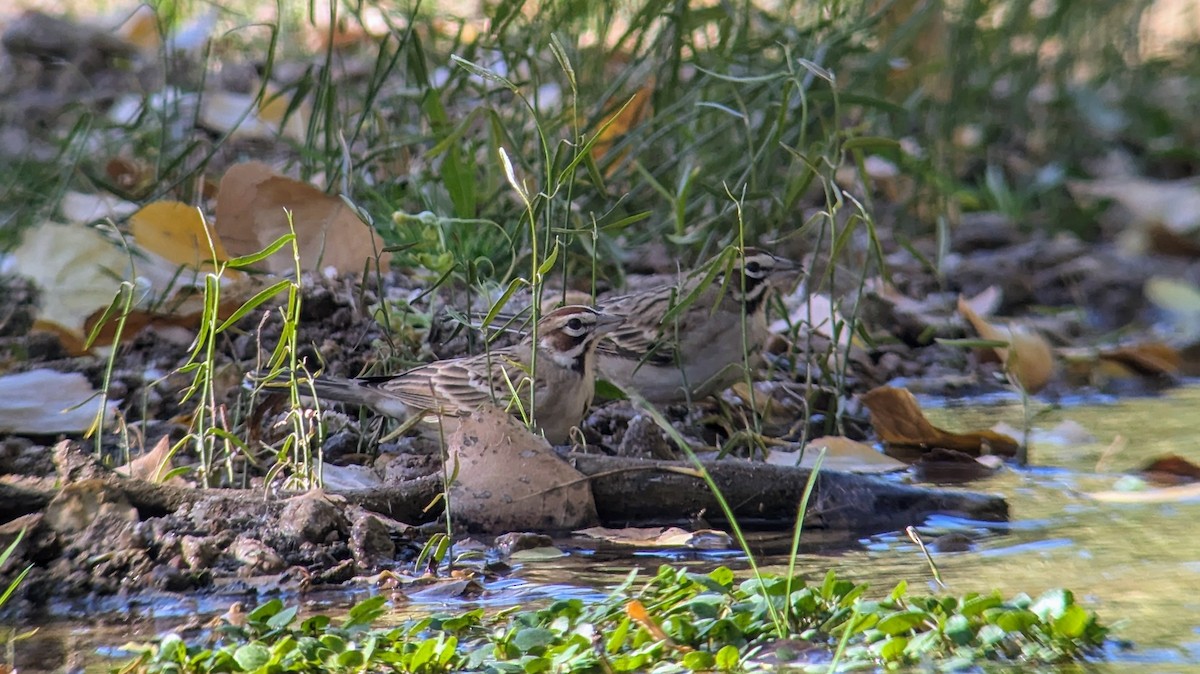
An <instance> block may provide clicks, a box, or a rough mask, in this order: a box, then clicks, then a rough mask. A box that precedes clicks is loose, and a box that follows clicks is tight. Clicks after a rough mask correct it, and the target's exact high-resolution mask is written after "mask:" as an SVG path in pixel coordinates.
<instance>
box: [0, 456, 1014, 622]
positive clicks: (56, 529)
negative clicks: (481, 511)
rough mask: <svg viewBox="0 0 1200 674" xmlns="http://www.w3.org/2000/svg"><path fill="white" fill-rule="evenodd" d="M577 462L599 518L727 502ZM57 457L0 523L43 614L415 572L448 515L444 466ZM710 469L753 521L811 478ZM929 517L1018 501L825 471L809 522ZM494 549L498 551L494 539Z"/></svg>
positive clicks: (995, 515) (690, 511)
mask: <svg viewBox="0 0 1200 674" xmlns="http://www.w3.org/2000/svg"><path fill="white" fill-rule="evenodd" d="M572 461H573V462H574V463H575V465H576V466H577V467H578V468H580V469H581V471H582V472H583V473H584V474H592V475H595V476H596V477H595V479H594V489H595V493H596V506H597V507H596V510H597V511H598V513H599V515H600V518H599V519H600V522H599V523H600V524H604V525H609V526H614V527H621V526H627V525H631V524H632V525H636V524H644V523H647V522H648V521H656V522H660V523H661V522H668V523H672V524H684V525H687V524H689V520H690V519H691V518H692V517H694V516H695V515H696V514H698V513H703V512H709V513H714V512H719V510H718V509H717V508H716V505H715V503H714V502H713V501H712V499H711V497H707V498H706V497H705V496H704V494H705V493H706V490H705V489H704V488H703V487H702V485H701V483H700V482H699V480H698V479H697V478H696V477H694V476H691V475H687V474H686V469H682V466H681V464H678V463H669V462H646V461H642V460H628V459H618V458H613V457H597V456H582V455H579V456H575V457H573V458H572ZM54 463H55V466H56V470H57V473H56V475H57V478H58V481H59V485H60V486H59V487H58V488H53V487H51V485H50V483H49V482H48V481H38V480H34V479H29V480H26V481H25V483H24V484H11V483H10V484H5V485H3V488H2V489H0V496H2V497H3V498H0V502H3V503H5V504H7V505H6V515H7V516H8V517H13V519H11V521H10V522H9V523H8V524H6V525H4V526H3V528H0V538H2V539H3V540H0V543H5V544H7V543H8V542H9V541H11V540H12V539H13V538H14V537H15V535H16V533H17V532H18V531H19V530H22V529H24V530H25V531H26V535H25V537H24V538H23V539H22V541H21V543H20V545H19V547H18V549H17V553H16V554H15V555H14V558H13V559H12V560H10V562H9V564H8V568H6V569H5V570H4V571H5V574H6V575H9V576H11V574H12V573H13V572H14V570H16V569H20V568H23V567H24V566H25V565H27V564H32V565H34V568H33V570H32V572H31V573H30V575H29V576H28V577H27V578H26V580H25V582H24V583H23V584H22V585H21V587H20V588H19V589H18V592H17V594H16V595H15V597H14V600H13V602H14V603H13V604H11V605H10V608H9V610H10V611H16V612H20V613H27V614H36V613H37V612H38V611H39V609H40V608H42V607H45V606H46V605H47V604H48V603H49V602H51V601H52V600H56V599H77V598H80V597H87V596H98V595H120V596H124V597H127V598H132V597H136V596H138V595H139V594H147V593H155V592H171V593H178V592H195V591H213V590H214V589H215V588H217V587H219V586H224V587H226V588H227V587H228V583H229V582H230V581H231V580H239V579H240V580H251V579H253V580H255V582H257V583H258V584H264V583H265V585H266V586H270V587H274V588H276V589H285V590H286V589H289V588H290V589H292V590H295V591H305V590H306V589H310V588H319V587H323V586H337V585H341V584H345V583H348V582H350V581H352V580H355V579H357V580H358V581H359V582H363V583H370V582H376V583H377V582H381V579H382V578H383V577H381V576H379V574H380V573H381V572H385V571H386V572H391V573H396V574H404V575H407V574H412V573H416V574H417V575H420V570H413V569H412V562H413V561H414V560H415V559H416V558H417V556H418V554H419V553H420V551H421V542H422V540H423V539H424V538H425V537H426V536H425V535H423V533H422V530H421V528H420V527H419V526H417V525H420V524H425V523H429V522H432V521H435V520H436V518H437V517H438V514H439V513H438V508H436V507H435V508H432V509H429V508H427V506H428V505H429V504H430V503H431V502H434V501H435V499H436V496H437V495H438V494H439V492H440V491H441V483H440V480H439V479H436V478H435V477H425V478H418V479H415V480H411V481H408V482H407V483H403V484H396V485H391V486H388V487H387V488H384V489H372V490H356V491H348V492H345V493H330V492H319V491H316V492H308V493H303V494H288V493H265V492H264V491H262V490H258V489H252V490H235V489H196V488H192V487H181V486H174V485H168V484H156V483H150V482H146V481H144V480H139V479H135V478H127V477H122V476H119V475H116V474H114V473H112V472H111V471H110V470H109V469H107V468H105V467H103V466H101V465H100V464H98V463H97V462H95V461H94V459H93V458H92V457H91V455H90V454H87V453H85V452H83V451H82V450H81V449H80V448H79V447H78V446H76V445H73V444H71V443H66V442H64V443H60V444H59V445H58V446H56V448H55V450H54ZM710 470H711V471H712V473H713V475H714V478H715V479H716V481H717V483H718V484H719V485H721V487H722V489H723V491H724V492H725V493H726V495H727V498H730V499H731V500H733V501H735V502H736V503H737V504H738V505H737V510H736V513H737V514H738V516H739V517H745V518H746V523H747V524H750V525H752V526H753V525H755V524H757V525H760V526H764V525H770V526H774V527H777V528H785V527H786V525H787V523H788V522H790V521H791V518H793V517H794V516H795V508H796V504H797V503H798V500H799V498H800V495H801V493H802V491H803V488H804V483H805V480H806V478H807V471H806V470H804V469H785V468H781V467H779V466H767V465H764V464H758V465H755V464H750V463H748V462H745V461H740V460H738V461H722V462H716V463H713V464H712V465H711V466H710ZM672 471H675V472H672ZM934 512H953V513H957V514H961V515H964V516H967V517H971V518H974V519H984V520H1003V519H1005V518H1006V516H1007V506H1006V504H1005V503H1004V501H1003V500H1002V499H1000V498H998V497H988V496H983V495H978V494H972V493H965V492H950V491H944V490H931V489H918V488H914V487H910V486H905V485H900V484H897V483H895V482H892V481H888V480H884V479H879V478H873V477H865V476H857V475H850V474H842V473H829V474H826V475H822V476H821V478H820V479H819V481H818V483H817V488H816V491H815V495H814V498H813V502H812V504H811V506H810V510H809V516H808V520H807V524H808V526H810V527H813V528H817V529H821V528H831V529H853V530H855V531H860V532H871V531H884V530H891V529H894V528H896V527H897V526H900V525H902V524H908V523H916V522H919V521H920V520H922V519H924V518H925V517H927V516H928V515H930V514H933V513H934ZM691 524H692V525H693V526H694V522H691ZM468 525H469V523H468ZM480 540H483V541H492V540H493V537H492V536H485V537H481V538H480ZM500 540H501V541H502V542H503V544H504V546H503V549H504V551H505V552H508V551H511V550H513V549H514V543H513V539H512V536H511V535H510V536H507V537H502V538H501V539H500ZM534 540H538V539H534ZM519 547H521V544H516V548H517V549H519ZM492 557H493V558H496V559H499V558H500V557H501V554H500V552H499V551H498V550H496V549H493V553H492Z"/></svg>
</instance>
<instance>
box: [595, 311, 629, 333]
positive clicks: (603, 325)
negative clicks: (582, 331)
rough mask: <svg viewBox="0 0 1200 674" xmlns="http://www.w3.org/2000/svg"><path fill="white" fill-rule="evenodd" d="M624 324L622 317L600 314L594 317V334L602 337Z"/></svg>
mask: <svg viewBox="0 0 1200 674" xmlns="http://www.w3.org/2000/svg"><path fill="white" fill-rule="evenodd" d="M624 322H625V317H624V316H614V315H612V314H606V313H604V312H600V313H598V314H597V315H596V334H599V335H604V334H607V333H610V332H612V331H613V330H616V329H617V328H619V327H621V324H622V323H624Z"/></svg>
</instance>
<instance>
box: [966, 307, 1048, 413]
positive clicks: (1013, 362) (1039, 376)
mask: <svg viewBox="0 0 1200 674" xmlns="http://www.w3.org/2000/svg"><path fill="white" fill-rule="evenodd" d="M958 312H959V313H960V314H962V315H963V318H965V319H967V322H969V323H970V324H971V325H972V326H973V327H974V328H975V332H977V333H979V336H980V337H983V338H984V339H988V340H994V341H998V342H1007V343H1008V346H1006V347H996V348H995V349H994V351H995V352H996V355H997V356H998V357H999V358H1000V362H1001V363H1003V364H1004V369H1005V370H1006V371H1007V372H1008V373H1009V374H1010V375H1012V377H1013V378H1014V379H1016V380H1017V382H1018V383H1019V384H1020V385H1021V387H1022V388H1023V389H1025V390H1026V391H1027V392H1029V393H1037V392H1038V391H1040V390H1042V388H1043V387H1044V386H1045V385H1046V384H1048V383H1049V382H1050V379H1051V378H1052V377H1053V376H1054V354H1053V353H1052V352H1051V350H1050V344H1049V342H1047V341H1046V339H1045V338H1044V337H1042V336H1041V335H1039V334H1038V333H1037V332H1034V331H1033V330H1032V329H1031V328H1027V327H1025V326H1020V325H1007V326H998V325H993V324H992V323H989V322H988V321H986V320H984V319H983V318H982V317H980V316H979V314H977V313H975V310H974V309H973V308H972V307H971V305H970V303H968V302H967V301H966V300H965V299H964V298H962V297H959V298H958Z"/></svg>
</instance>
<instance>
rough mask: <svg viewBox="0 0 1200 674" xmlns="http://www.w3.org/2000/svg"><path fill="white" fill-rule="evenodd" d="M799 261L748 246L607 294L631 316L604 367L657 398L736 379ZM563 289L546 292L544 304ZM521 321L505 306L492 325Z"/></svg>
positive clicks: (604, 349) (617, 380)
mask: <svg viewBox="0 0 1200 674" xmlns="http://www.w3.org/2000/svg"><path fill="white" fill-rule="evenodd" d="M716 265H722V266H723V267H724V265H728V267H727V268H718V267H717V266H716ZM798 269H799V267H798V266H797V265H796V264H795V263H793V262H791V261H789V260H785V259H783V258H779V257H776V256H774V255H772V254H770V253H768V252H767V251H764V250H760V249H758V248H750V247H746V248H743V249H742V251H741V255H739V256H738V257H735V258H734V259H733V260H732V262H731V263H730V262H729V260H728V258H727V257H726V256H725V255H719V256H717V257H716V258H713V259H712V260H709V261H708V262H707V263H705V264H703V265H702V266H701V267H700V268H698V269H697V270H695V271H694V272H692V273H691V274H689V275H688V276H687V277H685V278H684V279H682V280H681V281H680V282H678V283H673V284H667V285H660V286H655V287H653V288H648V289H646V290H641V291H638V292H634V293H629V294H626V295H617V296H610V297H601V298H600V299H599V300H598V302H597V304H598V308H600V309H601V310H603V311H604V313H606V314H612V315H614V316H621V317H622V318H624V319H625V322H624V324H622V325H621V326H619V327H618V328H617V329H616V330H614V331H613V332H611V333H609V334H608V335H606V336H605V338H604V339H602V340H600V344H599V346H598V347H597V349H596V356H597V370H598V375H599V376H600V378H602V379H606V380H608V381H611V382H612V383H614V384H617V385H618V386H620V387H621V388H623V389H632V390H634V391H637V392H638V393H639V394H640V395H641V396H642V397H644V398H646V399H647V400H649V401H650V402H652V403H657V404H668V403H675V402H682V401H686V400H695V399H698V398H703V397H705V396H707V395H710V394H712V393H716V392H718V391H721V390H723V389H725V388H727V387H728V386H731V385H733V384H734V383H736V382H737V381H739V380H741V379H742V378H743V377H745V366H746V365H747V363H749V365H750V366H752V367H753V366H754V365H755V363H756V362H757V361H758V359H759V358H760V352H761V351H762V348H763V345H764V343H765V342H766V339H767V337H768V336H769V335H770V331H769V330H768V328H767V302H768V300H769V299H770V294H771V292H772V290H773V288H774V285H775V283H776V282H778V281H779V280H780V279H781V278H783V277H785V276H788V272H794V271H797V270H798ZM726 272H729V273H728V274H727V273H726ZM574 292H575V291H567V296H568V297H572V295H571V293H574ZM558 297H559V294H558V293H547V299H546V300H545V301H544V302H543V303H542V306H543V310H547V309H548V308H550V307H552V306H553V303H554V302H555V300H556V299H557V298H558ZM519 315H520V313H518V314H517V316H519ZM743 318H744V322H743ZM515 323H516V319H515V317H514V316H513V315H512V314H505V313H504V312H501V315H500V316H498V317H497V319H496V321H495V322H494V323H493V324H492V325H500V326H501V327H502V328H503V327H509V328H511V327H513V326H515ZM743 327H744V332H743ZM743 336H744V338H745V339H744V340H743ZM747 356H749V361H747Z"/></svg>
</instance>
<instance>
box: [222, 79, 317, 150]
mask: <svg viewBox="0 0 1200 674" xmlns="http://www.w3.org/2000/svg"><path fill="white" fill-rule="evenodd" d="M287 109H288V102H287V100H286V98H284V97H282V96H275V95H274V94H272V93H271V92H266V93H264V95H263V98H262V101H261V102H256V101H255V96H254V95H252V94H242V93H234V92H230V91H206V92H204V94H203V95H202V96H201V97H200V117H199V120H198V121H199V124H200V126H202V127H204V128H206V129H209V130H212V131H216V132H217V133H228V134H230V137H231V138H241V139H253V138H258V139H270V138H275V137H277V136H283V137H284V138H290V139H292V140H295V141H303V140H304V133H305V127H306V124H307V122H306V120H305V114H304V111H303V108H301V109H298V110H296V111H295V112H293V113H292V115H291V116H290V117H288V119H287V120H286V122H285V120H284V119H283V117H284V114H285V113H286V112H287Z"/></svg>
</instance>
